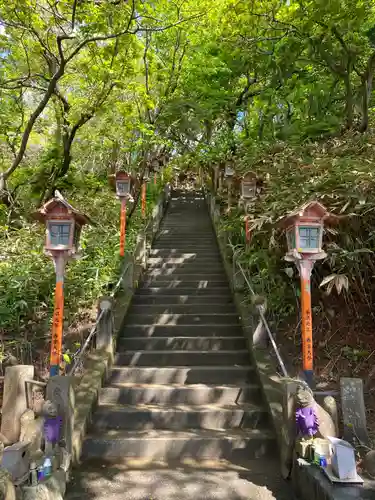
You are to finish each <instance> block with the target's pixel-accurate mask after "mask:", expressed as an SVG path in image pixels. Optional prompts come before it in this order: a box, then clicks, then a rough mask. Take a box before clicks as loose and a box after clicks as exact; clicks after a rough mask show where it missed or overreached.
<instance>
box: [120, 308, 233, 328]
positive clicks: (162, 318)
mask: <svg viewBox="0 0 375 500" xmlns="http://www.w3.org/2000/svg"><path fill="white" fill-rule="evenodd" d="M238 322H239V317H238V314H237V313H236V312H234V313H223V314H220V313H211V314H210V313H207V314H205V313H199V314H168V313H165V314H163V313H161V314H160V313H155V314H137V313H135V312H133V311H131V312H130V314H128V315H127V316H126V318H125V323H124V324H125V325H127V326H129V325H153V326H158V325H176V326H177V325H187V326H189V325H193V326H194V325H222V326H224V325H236V324H238Z"/></svg>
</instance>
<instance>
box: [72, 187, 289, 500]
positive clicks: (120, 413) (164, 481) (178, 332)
mask: <svg viewBox="0 0 375 500" xmlns="http://www.w3.org/2000/svg"><path fill="white" fill-rule="evenodd" d="M276 446H277V445H276V439H275V434H274V431H273V429H272V426H271V425H270V417H269V415H268V413H267V410H266V407H265V406H264V404H263V401H262V395H261V390H260V385H259V381H258V378H257V376H256V373H255V370H254V368H253V366H251V364H250V356H249V353H248V351H247V346H246V341H245V338H244V336H243V332H242V327H241V323H240V318H239V317H238V313H237V311H236V308H235V306H234V303H233V300H232V296H231V292H230V289H229V285H228V281H227V277H226V275H225V272H224V267H223V264H222V262H221V258H220V254H219V251H218V247H217V243H216V240H215V236H214V233H213V229H212V226H211V221H210V219H209V216H208V211H207V208H206V205H205V202H204V200H203V198H202V196H200V195H199V194H194V193H188V194H186V195H181V196H173V197H172V201H171V206H170V208H169V210H168V213H167V216H166V217H165V219H164V221H163V223H162V226H161V230H160V232H159V235H158V238H157V240H156V242H155V244H154V245H153V248H152V250H151V255H150V259H149V264H148V269H147V272H146V273H145V276H144V278H143V280H142V282H141V285H140V288H139V289H138V290H137V291H136V293H135V296H134V298H133V301H132V304H131V307H130V309H129V312H128V315H127V317H126V318H125V322H124V326H123V329H122V332H121V334H120V337H119V339H118V343H117V354H116V356H115V360H114V366H113V367H112V370H111V372H110V373H109V375H108V380H107V383H106V385H105V387H103V389H102V390H101V391H100V394H99V401H98V407H97V409H96V411H95V412H94V414H93V418H92V423H91V428H90V429H89V433H88V435H87V436H86V439H85V442H84V446H83V457H82V458H83V463H82V466H81V469H80V470H78V471H76V472H75V475H74V478H73V482H72V484H71V486H70V489H69V493H68V499H70V500H74V499H78V498H79V499H80V500H85V499H89V498H90V499H98V500H101V499H108V500H120V499H123V500H131V499H134V500H169V499H172V498H173V500H179V499H181V500H188V499H191V500H203V499H207V500H210V499H212V500H214V499H217V500H219V499H223V500H242V499H243V500H245V499H246V500H256V499H259V500H276V499H277V500H292V498H293V495H292V493H291V490H290V489H289V486H288V485H287V484H286V483H284V482H283V481H282V479H281V478H280V473H279V470H278V463H277V452H276V450H277V448H276Z"/></svg>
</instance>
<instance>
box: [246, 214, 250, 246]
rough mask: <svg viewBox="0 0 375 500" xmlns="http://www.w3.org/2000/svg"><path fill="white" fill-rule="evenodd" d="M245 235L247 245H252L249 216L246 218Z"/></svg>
mask: <svg viewBox="0 0 375 500" xmlns="http://www.w3.org/2000/svg"><path fill="white" fill-rule="evenodd" d="M245 235H246V243H247V244H249V243H250V224H249V216H248V215H246V217H245Z"/></svg>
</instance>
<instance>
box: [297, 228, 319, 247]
mask: <svg viewBox="0 0 375 500" xmlns="http://www.w3.org/2000/svg"><path fill="white" fill-rule="evenodd" d="M320 232H321V228H320V227H316V226H312V227H311V226H299V228H298V246H299V248H300V249H301V250H319V248H320Z"/></svg>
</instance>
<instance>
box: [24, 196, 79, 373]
mask: <svg viewBox="0 0 375 500" xmlns="http://www.w3.org/2000/svg"><path fill="white" fill-rule="evenodd" d="M33 216H34V218H35V219H36V220H38V221H39V222H42V223H43V224H45V226H46V241H45V253H46V254H47V255H48V256H50V257H51V258H52V260H53V263H54V265H55V272H56V287H55V307H54V313H53V321H52V338H51V354H50V376H51V377H53V376H55V375H59V371H60V370H59V369H60V362H61V356H62V340H63V327H64V274H65V266H66V264H67V262H68V260H70V259H72V258H77V257H78V249H79V239H80V235H81V230H82V226H83V225H84V224H88V223H89V218H88V217H87V216H86V215H84V214H83V213H81V212H79V211H78V210H76V209H75V208H73V207H72V205H70V204H69V203H68V202H67V201H66V200H65V199H64V198H63V197H62V196H61V194H60V193H59V192H58V191H56V192H55V197H54V198H52V199H51V200H49V201H48V202H47V203H46V204H45V205H43V207H42V208H40V209H39V210H38V212H36V213H34V214H33Z"/></svg>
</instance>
